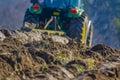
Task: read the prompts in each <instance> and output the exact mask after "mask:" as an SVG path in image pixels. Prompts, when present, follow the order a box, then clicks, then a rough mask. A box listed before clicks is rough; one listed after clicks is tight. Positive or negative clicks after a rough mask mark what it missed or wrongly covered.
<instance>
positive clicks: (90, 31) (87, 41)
mask: <svg viewBox="0 0 120 80" xmlns="http://www.w3.org/2000/svg"><path fill="white" fill-rule="evenodd" d="M92 39H93V25H92V24H91V25H90V29H89V32H88V36H87V40H86V45H87V46H89V47H90V46H91V45H92Z"/></svg>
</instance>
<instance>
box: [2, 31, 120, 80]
mask: <svg viewBox="0 0 120 80" xmlns="http://www.w3.org/2000/svg"><path fill="white" fill-rule="evenodd" d="M53 37H54V38H53ZM58 37H59V36H49V35H45V34H41V33H39V32H20V31H12V32H9V31H8V30H4V29H2V30H0V80H120V50H116V49H113V48H110V47H109V46H106V45H104V44H97V45H95V46H93V47H87V46H85V45H82V44H80V43H78V42H75V41H74V40H70V39H68V38H67V37H59V39H58Z"/></svg>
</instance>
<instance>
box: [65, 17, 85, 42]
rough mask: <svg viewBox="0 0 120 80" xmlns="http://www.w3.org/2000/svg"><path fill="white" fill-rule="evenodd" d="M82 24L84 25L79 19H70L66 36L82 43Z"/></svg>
mask: <svg viewBox="0 0 120 80" xmlns="http://www.w3.org/2000/svg"><path fill="white" fill-rule="evenodd" d="M83 24H84V19H83V18H81V17H80V18H74V19H71V21H70V23H69V29H68V31H67V33H66V34H67V35H68V36H69V37H70V38H72V39H75V40H77V41H79V42H82V33H83Z"/></svg>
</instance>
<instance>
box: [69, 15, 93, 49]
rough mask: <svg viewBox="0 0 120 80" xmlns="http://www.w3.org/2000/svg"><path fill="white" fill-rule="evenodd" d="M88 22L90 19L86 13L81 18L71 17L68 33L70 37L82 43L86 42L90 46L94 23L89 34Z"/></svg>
mask: <svg viewBox="0 0 120 80" xmlns="http://www.w3.org/2000/svg"><path fill="white" fill-rule="evenodd" d="M88 22H89V20H88V17H87V15H86V14H85V13H83V14H82V15H81V17H79V18H74V19H71V21H70V23H69V29H68V31H67V35H68V36H69V37H70V38H72V39H75V40H77V41H79V42H81V43H82V44H85V45H87V46H89V47H90V46H91V44H92V37H93V26H92V24H91V25H90V29H89V32H88V34H87V29H88V28H87V25H88Z"/></svg>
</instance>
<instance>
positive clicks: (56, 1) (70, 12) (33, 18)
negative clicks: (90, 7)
mask: <svg viewBox="0 0 120 80" xmlns="http://www.w3.org/2000/svg"><path fill="white" fill-rule="evenodd" d="M21 29H22V30H24V31H31V30H35V29H36V30H40V31H41V32H51V33H52V32H56V33H63V34H66V35H67V36H69V37H70V38H72V39H75V40H77V41H80V42H81V43H83V44H86V45H87V46H91V43H92V36H93V26H92V24H91V21H90V20H89V19H88V17H87V15H86V14H85V11H84V9H83V4H82V1H81V0H31V6H30V7H29V8H28V9H27V10H26V13H25V16H24V22H23V27H22V28H21Z"/></svg>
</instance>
